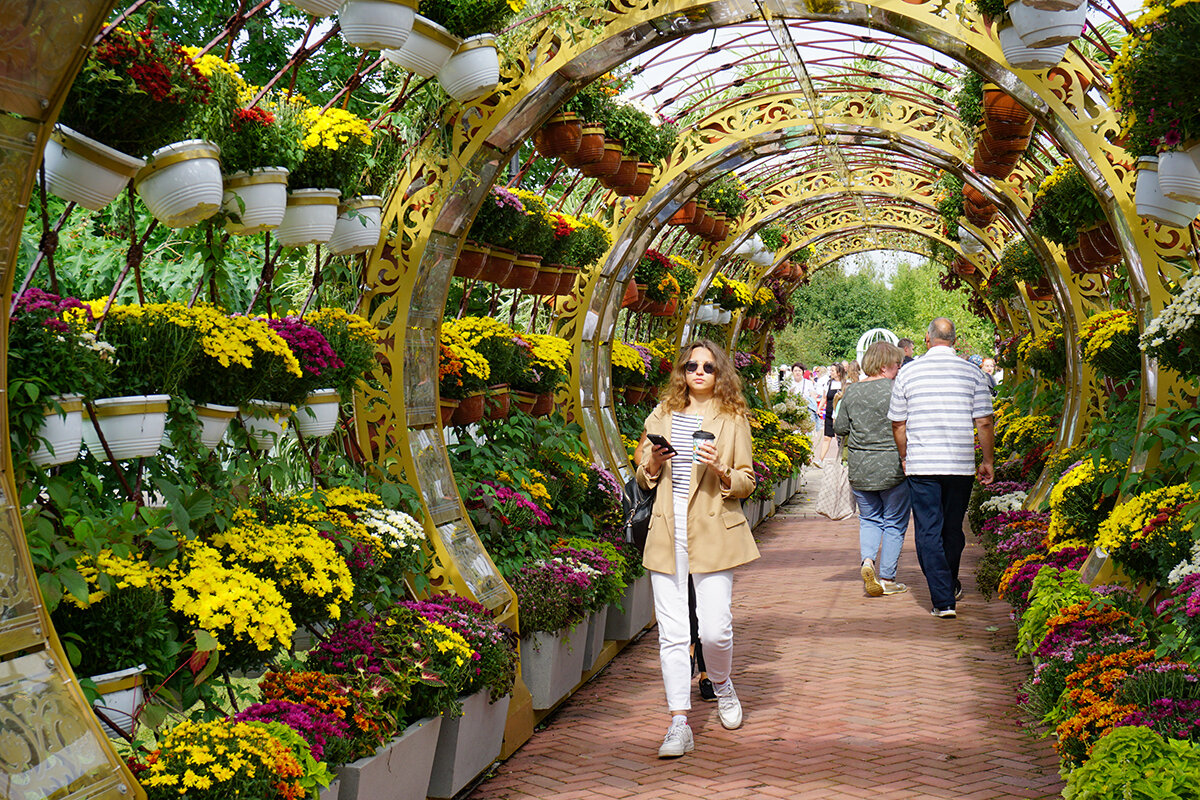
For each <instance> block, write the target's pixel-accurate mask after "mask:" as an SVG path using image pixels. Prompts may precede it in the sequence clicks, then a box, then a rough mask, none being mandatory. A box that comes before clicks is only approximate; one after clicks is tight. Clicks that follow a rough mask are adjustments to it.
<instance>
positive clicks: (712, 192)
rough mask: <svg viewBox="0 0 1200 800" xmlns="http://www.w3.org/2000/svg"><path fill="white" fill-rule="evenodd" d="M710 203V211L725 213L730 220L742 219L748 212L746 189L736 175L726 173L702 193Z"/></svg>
mask: <svg viewBox="0 0 1200 800" xmlns="http://www.w3.org/2000/svg"><path fill="white" fill-rule="evenodd" d="M700 197H701V199H703V200H707V201H708V210H709V211H724V212H725V213H726V214H727V215H728V216H729V217H730V218H733V217H740V216H741V215H742V212H743V211H745V210H746V201H747V198H746V193H745V187H744V186H743V185H742V182H741V180H740V179H739V178H738V176H737V174H736V173H733V172H726V173H725V174H724V175H722V176H721V177H719V178H717V179H716V180H715V181H713V182H712V183H710V184H709V185H708V186H705V187H704V188H703V189H702V190H701V191H700Z"/></svg>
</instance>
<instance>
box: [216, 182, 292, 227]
mask: <svg viewBox="0 0 1200 800" xmlns="http://www.w3.org/2000/svg"><path fill="white" fill-rule="evenodd" d="M287 178H288V171H287V170H286V169H285V168H283V167H265V168H263V169H256V170H254V171H253V172H235V173H233V174H232V175H227V176H226V177H225V196H224V199H223V201H222V204H221V210H222V211H224V212H225V213H226V214H229V215H231V216H230V219H229V221H228V222H226V223H225V230H227V231H229V232H230V233H232V234H234V235H235V236H249V235H251V234H255V233H262V232H263V231H269V230H272V229H274V228H278V227H279V223H281V222H283V214H284V212H285V211H287Z"/></svg>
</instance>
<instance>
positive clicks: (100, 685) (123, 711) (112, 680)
mask: <svg viewBox="0 0 1200 800" xmlns="http://www.w3.org/2000/svg"><path fill="white" fill-rule="evenodd" d="M145 671H146V665H145V664H138V665H137V666H136V667H129V668H128V669H121V670H117V671H115V672H105V673H104V674H102V675H92V676H91V680H92V682H93V683H95V684H96V691H97V692H98V693H99V695H100V696H99V697H98V698H96V699H95V700H93V701H92V707H93V708H96V709H99V711H100V712H101V713H102V714H104V716H106V717H108V719H110V720H111V721H112V723H113V725H115V726H116V728H113V727H112V726H111V725H109V724H108V723H107V722H104V721H103V720H101V721H100V727H101V728H103V729H104V732H105V733H106V734H108V736H109V738H110V739H118V738H124V737H123V736H122V733H124V734H125V736H133V733H134V731H135V730H137V718H138V714H140V713H141V710H142V706H144V705H145V704H146V693H145V690H144V689H143V688H142V673H143V672H145Z"/></svg>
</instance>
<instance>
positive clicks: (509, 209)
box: [467, 186, 527, 283]
mask: <svg viewBox="0 0 1200 800" xmlns="http://www.w3.org/2000/svg"><path fill="white" fill-rule="evenodd" d="M526 220H527V217H526V215H525V206H524V205H523V204H522V203H521V201H520V199H519V198H518V197H517V196H516V195H515V194H513V193H512V192H511V191H509V190H508V189H505V188H504V187H502V186H493V187H492V189H491V190H490V191H489V192H488V195H487V197H485V198H484V200H483V204H482V205H480V207H479V211H478V212H477V213H476V214H475V219H474V221H473V222H472V223H471V227H470V229H469V230H468V231H467V239H468V240H469V241H475V242H480V243H483V244H487V245H490V246H491V249H490V250H489V252H488V258H487V261H486V263H485V265H484V266H483V268H482V271H481V272H480V273H479V279H480V280H485V281H489V282H491V283H500V282H501V281H504V280H505V279H507V277H508V274H509V272H510V271H511V270H512V264H513V260H514V258H515V256H516V251H515V250H514V249H513V245H514V244H515V243H516V242H517V241H518V240H519V239H520V238H521V236H522V231H523V228H524V226H525V225H526V224H527V222H526Z"/></svg>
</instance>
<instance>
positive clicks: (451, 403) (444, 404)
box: [438, 397, 458, 428]
mask: <svg viewBox="0 0 1200 800" xmlns="http://www.w3.org/2000/svg"><path fill="white" fill-rule="evenodd" d="M457 408H458V401H457V400H454V399H452V398H449V397H443V398H441V399H439V400H438V410H439V412H440V413H439V418H440V419H441V421H442V427H443V428H444V427H446V426H447V425H449V424H450V422H451V420H453V418H454V411H455V410H456V409H457Z"/></svg>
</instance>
